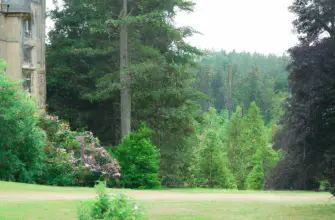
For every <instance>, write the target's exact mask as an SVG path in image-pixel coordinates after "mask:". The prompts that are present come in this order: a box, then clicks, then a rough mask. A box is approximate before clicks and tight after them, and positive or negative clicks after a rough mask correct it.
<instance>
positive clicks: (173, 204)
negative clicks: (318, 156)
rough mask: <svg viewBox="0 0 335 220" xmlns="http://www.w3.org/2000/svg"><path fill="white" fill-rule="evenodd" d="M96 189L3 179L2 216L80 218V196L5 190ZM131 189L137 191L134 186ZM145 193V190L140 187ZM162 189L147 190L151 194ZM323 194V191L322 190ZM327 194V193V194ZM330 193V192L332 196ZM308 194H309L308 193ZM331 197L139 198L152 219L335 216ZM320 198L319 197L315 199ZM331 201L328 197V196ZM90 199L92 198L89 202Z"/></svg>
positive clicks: (0, 184)
mask: <svg viewBox="0 0 335 220" xmlns="http://www.w3.org/2000/svg"><path fill="white" fill-rule="evenodd" d="M163 191H164V192H165V193H168V194H169V193H170V192H171V193H174V192H183V193H190V194H199V193H207V194H206V195H208V194H210V193H211V194H223V193H228V194H229V193H233V194H243V193H245V194H251V193H253V194H256V193H258V194H260V195H264V194H265V193H268V194H272V193H274V194H281V195H290V196H292V195H294V196H300V195H304V196H306V195H308V196H311V198H313V196H314V195H320V194H319V193H311V192H243V191H239V192H236V191H233V192H230V191H225V190H205V189H184V190H175V189H174V190H163ZM24 192H25V193H44V192H47V193H50V192H53V193H71V194H72V193H74V194H77V193H93V192H94V190H93V189H90V188H61V187H46V186H36V185H26V184H14V183H4V182H0V219H1V220H7V219H8V220H12V219H13V220H14V219H15V220H19V219H24V220H25V219H29V220H35V219H59V220H68V219H76V208H77V206H78V205H80V203H81V201H79V200H67V201H61V200H58V201H53V200H48V201H40V200H39V201H37V200H22V201H19V200H8V199H1V193H7V194H8V193H15V194H17V193H24ZM131 192H135V193H136V191H133V190H131ZM139 192H141V193H143V191H139ZM155 192H161V190H158V191H152V190H151V191H147V192H145V193H148V194H151V193H155ZM321 195H322V194H321ZM325 195H326V194H325ZM329 197H330V196H329ZM304 198H305V197H304ZM326 198H327V199H328V197H326ZM334 200H335V199H333V200H330V199H329V203H326V204H318V202H315V204H306V203H303V202H302V203H301V204H294V205H293V204H286V203H284V202H280V201H279V202H273V201H272V202H271V201H257V202H255V201H247V199H246V201H241V200H232V201H227V200H211V199H210V198H209V199H201V200H196V201H190V200H189V199H183V198H180V197H178V198H176V199H171V198H170V199H166V200H164V199H159V200H154V201H152V200H149V199H141V200H137V201H138V202H139V203H140V204H141V205H142V206H144V208H145V210H146V212H147V213H148V216H149V219H163V220H167V219H171V220H178V219H189V220H193V219H203V220H207V219H283V220H284V219H285V220H286V219H288V220H290V219H294V220H295V219H301V220H305V219H307V220H309V219H310V220H312V219H315V220H319V219H335V203H334ZM315 201H316V200H315ZM327 201H328V200H327ZM86 203H88V202H86Z"/></svg>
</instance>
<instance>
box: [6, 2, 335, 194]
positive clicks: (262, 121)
mask: <svg viewBox="0 0 335 220" xmlns="http://www.w3.org/2000/svg"><path fill="white" fill-rule="evenodd" d="M330 2H331V1H322V2H320V1H311V0H306V1H298V0H297V1H295V2H294V4H293V5H292V6H291V7H290V10H291V11H292V12H293V13H294V14H296V15H297V20H295V21H294V26H295V28H296V29H297V32H298V33H299V34H301V37H300V44H299V45H297V46H295V47H293V48H291V49H290V50H289V56H284V55H283V56H276V55H263V54H258V53H253V54H251V53H247V52H242V53H238V52H235V51H233V52H226V51H201V50H199V49H197V48H195V47H193V46H191V45H189V44H187V43H186V41H185V39H186V38H187V37H189V36H192V35H193V34H196V33H197V32H196V30H193V29H192V28H190V27H182V28H177V27H176V26H175V25H174V23H173V19H174V17H175V15H176V13H177V12H178V11H187V12H191V11H192V10H193V7H194V3H193V2H191V1H185V0H164V1H162V0H159V1H158V0H149V1H146V2H142V1H138V2H137V1H131V2H129V3H128V11H129V14H128V13H126V14H125V13H124V11H122V8H123V9H124V7H123V6H122V4H121V2H120V1H107V0H99V1H97V0H94V1H92V0H64V5H63V7H62V8H59V7H56V9H55V10H53V11H50V17H51V18H52V19H53V21H54V22H55V27H54V29H53V30H51V31H50V32H49V36H48V37H49V43H48V44H47V53H46V59H47V109H46V111H47V112H43V113H42V114H38V110H37V109H36V108H35V107H34V102H33V100H29V99H27V97H26V96H25V94H24V93H23V92H22V91H21V90H20V88H19V87H18V86H17V85H18V84H17V83H15V82H12V81H10V80H9V79H7V78H6V76H5V75H3V74H1V78H0V79H1V80H0V85H1V88H2V90H3V91H4V92H2V93H0V97H1V99H0V101H1V108H0V116H1V115H2V114H4V113H5V112H6V117H7V118H6V117H4V118H2V117H0V134H7V133H8V135H5V136H4V135H1V136H0V153H1V156H2V155H4V157H2V158H0V159H1V160H0V178H1V179H5V180H11V181H21V182H36V183H40V184H49V185H92V184H93V183H94V181H95V180H96V179H98V178H100V179H101V178H105V180H106V179H108V184H109V185H110V186H112V187H127V188H157V187H161V186H167V187H210V188H226V189H252V190H262V189H270V188H271V189H309V190H311V189H319V188H320V187H321V188H323V189H329V188H331V187H332V186H333V185H334V184H335V170H334V169H335V164H334V162H335V148H334V147H333V146H332V143H333V138H334V135H333V134H332V130H333V128H334V126H335V125H334V122H335V121H334V113H335V112H334V107H333V106H334V100H333V98H332V97H334V92H335V89H334V85H335V84H334V76H333V75H334V74H333V73H332V71H333V68H335V67H333V66H334V62H333V58H334V55H333V54H334V53H333V51H334V49H335V47H334V42H335V39H334V33H335V32H334V31H335V28H334V21H333V19H332V17H334V16H335V15H334V13H335V12H334V10H333V9H334V8H335V6H333V5H331V4H330ZM316 8H317V9H316ZM316 10H318V13H319V15H318V17H317V18H315V19H319V18H320V17H321V19H322V21H324V23H322V24H321V23H320V22H319V21H318V20H315V22H314V23H313V21H314V20H313V18H314V17H313V16H315V14H317V13H315V11H316ZM120 12H121V13H120ZM306 19H307V20H308V22H307V21H306ZM328 24H329V25H328ZM323 32H327V33H328V34H329V37H324V38H322V39H320V38H319V36H320V34H322V33H323ZM120 33H121V34H120ZM125 34H126V35H125ZM124 36H127V38H123V37H124ZM124 45H127V46H126V47H123V46H124ZM125 49H127V50H125ZM125 51H126V57H127V61H126V63H128V62H129V64H128V65H126V63H125V62H123V61H124V60H123V59H125V56H123V55H124V54H123V53H124V52H125ZM120 54H121V55H120ZM122 54H123V55H122ZM4 65H5V64H2V63H0V67H2V68H0V69H2V72H4V68H3V67H4ZM123 65H125V66H123ZM124 77H126V78H124ZM120 79H121V80H120ZM125 82H126V83H125ZM125 88H126V89H127V90H125ZM125 91H128V92H130V96H128V97H127V98H128V99H127V100H126V102H125V101H124V98H125V96H124V95H125V93H124V92H125ZM9 97H12V99H10V98H9ZM15 97H19V99H15ZM127 102H128V103H127ZM125 103H126V104H128V105H125ZM27 106H28V107H27ZM125 106H126V107H129V108H130V109H128V110H129V111H130V112H129V115H131V116H130V117H129V118H128V119H129V120H130V122H131V131H132V132H131V133H130V134H128V135H126V136H124V134H123V131H124V130H123V129H124V128H123V125H124V124H123V123H124V121H123V119H124V118H123V117H125V116H124V113H125V112H124V111H125ZM126 110H127V109H126ZM17 112H20V114H22V115H24V116H22V117H23V118H24V119H23V120H20V122H17V121H15V119H16V116H17V115H16V113H17ZM21 112H22V113H21ZM130 113H131V114H130ZM36 115H38V116H36ZM1 120H2V121H1ZM5 123H6V124H7V125H8V126H7V127H6V128H5V127H3V126H2V124H5ZM8 128H11V130H8ZM93 134H94V136H93ZM18 137H19V138H18ZM13 140H15V141H13ZM23 143H24V144H23ZM17 146H20V147H17ZM85 146H86V148H85ZM92 146H93V147H92ZM101 146H105V147H101ZM94 147H96V149H100V151H98V150H94V149H95V148H94ZM27 149H29V150H27ZM88 149H89V150H88ZM85 151H86V154H90V155H91V156H90V157H87V158H94V159H91V160H92V161H95V162H94V163H93V162H92V164H91V166H86V165H87V164H86V162H84V160H85V158H86V157H85V156H83V155H84V152H85ZM5 152H6V153H5ZM24 152H28V153H29V154H26V153H24ZM106 152H108V153H106ZM106 154H108V155H106ZM28 157H29V159H27V158H28ZM87 163H89V162H87ZM120 173H121V175H120ZM119 175H120V176H119ZM111 176H114V177H116V178H110V177H111Z"/></svg>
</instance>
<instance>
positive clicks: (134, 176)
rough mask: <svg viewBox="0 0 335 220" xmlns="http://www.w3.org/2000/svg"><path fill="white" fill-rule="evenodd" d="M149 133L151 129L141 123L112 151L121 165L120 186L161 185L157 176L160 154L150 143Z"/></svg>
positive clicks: (148, 187)
mask: <svg viewBox="0 0 335 220" xmlns="http://www.w3.org/2000/svg"><path fill="white" fill-rule="evenodd" d="M150 134H151V130H150V129H149V128H148V127H147V126H146V125H144V124H143V125H142V127H141V128H140V129H139V130H138V131H135V132H133V133H131V134H130V135H129V136H128V137H126V138H125V139H124V141H123V143H122V144H121V145H120V146H118V147H117V148H116V149H115V150H114V152H113V153H112V155H111V156H115V157H116V159H117V161H118V162H119V164H120V166H121V178H120V184H121V186H123V187H126V188H142V189H152V188H159V187H160V186H161V183H160V180H159V177H158V171H159V163H160V154H159V150H158V149H157V148H156V147H155V146H154V145H153V144H152V143H151V140H150Z"/></svg>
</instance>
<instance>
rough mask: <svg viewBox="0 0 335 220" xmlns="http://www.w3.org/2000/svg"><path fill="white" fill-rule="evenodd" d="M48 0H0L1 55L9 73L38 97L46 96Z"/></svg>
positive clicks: (43, 102) (39, 102)
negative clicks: (46, 20) (46, 22)
mask: <svg viewBox="0 0 335 220" xmlns="http://www.w3.org/2000/svg"><path fill="white" fill-rule="evenodd" d="M45 2H46V0H0V58H2V59H3V60H5V62H6V63H7V64H8V65H7V67H6V74H7V75H9V76H10V77H12V78H13V79H14V80H23V87H24V89H25V90H26V91H27V92H28V93H29V94H30V95H32V96H34V97H36V98H37V100H38V105H39V107H40V108H43V107H44V104H45V99H46V72H45V17H46V5H45V4H46V3H45Z"/></svg>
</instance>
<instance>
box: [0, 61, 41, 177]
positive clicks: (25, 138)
mask: <svg viewBox="0 0 335 220" xmlns="http://www.w3.org/2000/svg"><path fill="white" fill-rule="evenodd" d="M36 113H37V109H36V104H35V102H34V101H33V100H31V99H30V98H29V97H28V96H27V95H26V93H25V92H24V90H23V88H22V87H21V85H20V84H19V83H18V82H14V81H13V80H11V79H9V78H8V77H7V76H6V75H4V63H3V61H1V60H0V178H1V179H3V180H8V181H21V182H34V180H35V178H37V176H39V175H40V174H41V172H42V169H43V164H42V157H43V150H44V146H45V139H46V135H45V132H44V131H42V129H40V128H39V127H38V126H37V123H38V118H37V117H36V116H35V114H36Z"/></svg>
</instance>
